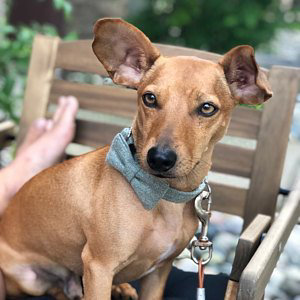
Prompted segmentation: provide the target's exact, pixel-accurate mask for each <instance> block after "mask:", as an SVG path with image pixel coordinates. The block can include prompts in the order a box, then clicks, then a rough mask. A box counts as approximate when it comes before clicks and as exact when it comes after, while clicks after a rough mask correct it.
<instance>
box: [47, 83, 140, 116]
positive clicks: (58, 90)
mask: <svg viewBox="0 0 300 300" xmlns="http://www.w3.org/2000/svg"><path fill="white" fill-rule="evenodd" d="M62 94H63V95H66V94H68V95H73V96H75V97H76V98H77V99H78V101H79V106H80V108H82V109H88V110H92V111H96V112H101V113H107V114H112V115H117V116H122V117H128V118H133V116H134V114H135V112H136V91H134V90H130V89H126V88H119V87H114V86H103V85H101V86H98V85H92V84H85V83H74V82H68V81H65V80H54V82H53V84H52V88H51V94H50V102H51V103H56V102H57V99H58V97H59V96H60V95H62Z"/></svg>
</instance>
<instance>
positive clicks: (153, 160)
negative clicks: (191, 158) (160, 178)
mask: <svg viewBox="0 0 300 300" xmlns="http://www.w3.org/2000/svg"><path fill="white" fill-rule="evenodd" d="M176 160H177V155H176V153H175V152H174V151H173V150H171V149H170V148H159V147H152V148H151V149H150V150H149V151H148V154H147V162H148V165H149V167H150V168H151V169H152V170H154V171H158V172H166V171H168V170H170V169H171V168H172V167H173V166H174V165H175V163H176Z"/></svg>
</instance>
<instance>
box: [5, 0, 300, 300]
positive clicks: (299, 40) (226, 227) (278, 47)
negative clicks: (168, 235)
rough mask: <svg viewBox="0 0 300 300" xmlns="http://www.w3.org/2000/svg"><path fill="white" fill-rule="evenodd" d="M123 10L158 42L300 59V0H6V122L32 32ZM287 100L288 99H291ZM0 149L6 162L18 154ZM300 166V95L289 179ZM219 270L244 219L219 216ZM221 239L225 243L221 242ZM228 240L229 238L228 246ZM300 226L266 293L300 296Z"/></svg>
mask: <svg viewBox="0 0 300 300" xmlns="http://www.w3.org/2000/svg"><path fill="white" fill-rule="evenodd" d="M108 16H109V17H122V18H123V19H125V20H127V21H129V22H131V23H133V24H134V25H136V26H137V27H139V28H140V29H141V30H142V31H143V32H144V33H145V34H146V35H147V36H148V37H149V38H150V39H151V41H153V42H158V43H168V44H175V45H182V46H187V47H192V48H197V49H203V50H208V51H213V52H218V53H221V54H222V53H224V52H226V51H228V50H230V49H231V48H232V47H234V46H236V45H240V44H249V45H252V46H253V47H254V48H255V50H256V57H257V60H258V63H259V64H260V65H261V66H264V67H268V66H270V65H274V64H280V65H288V66H297V67H300V0H228V1H219V0H7V1H4V0H0V124H1V122H3V121H5V120H12V121H13V122H15V123H18V121H19V118H20V112H21V109H22V99H23V94H24V88H25V84H26V73H27V68H28V63H29V58H30V53H31V44H32V39H33V37H34V35H35V34H36V33H42V34H47V35H59V36H60V37H61V38H63V39H67V40H68V39H69V40H71V39H78V38H80V39H86V38H88V39H90V38H92V28H93V24H94V23H95V21H96V20H97V19H98V18H102V17H108ZM283 105H284V103H283ZM6 156H7V151H1V149H0V164H1V163H2V164H3V165H5V164H6V163H8V162H9V160H10V159H11V157H12V156H13V155H8V156H9V158H8V159H7V158H6ZM299 167H300V97H298V102H297V104H296V106H295V111H294V120H293V125H292V129H291V133H290V142H289V147H288V152H287V159H286V162H285V168H284V174H283V178H282V187H283V188H290V186H291V184H292V182H293V179H294V176H295V173H296V170H297V169H298V170H299ZM213 226H214V228H213V231H214V235H215V245H216V247H215V248H216V249H219V250H216V251H215V254H214V257H215V259H214V261H213V262H212V267H211V271H212V272H219V271H222V272H227V273H228V272H230V263H231V261H232V258H233V257H232V256H233V254H232V253H233V249H234V247H235V245H236V242H237V236H238V234H239V230H240V229H239V228H240V226H241V224H240V221H239V220H237V219H235V218H228V217H226V216H219V215H217V216H216V217H215V225H213ZM218 243H219V247H218ZM224 245H227V246H226V247H224ZM299 246H300V230H299V226H296V227H295V229H294V231H293V234H292V236H291V238H290V240H289V242H288V244H287V246H286V250H285V252H284V254H283V255H282V257H283V258H282V259H281V262H280V263H279V264H278V268H277V269H276V271H275V272H274V274H273V277H272V280H271V282H270V284H269V286H268V289H267V291H266V298H265V299H281V300H284V299H296V300H299V299H300V252H299Z"/></svg>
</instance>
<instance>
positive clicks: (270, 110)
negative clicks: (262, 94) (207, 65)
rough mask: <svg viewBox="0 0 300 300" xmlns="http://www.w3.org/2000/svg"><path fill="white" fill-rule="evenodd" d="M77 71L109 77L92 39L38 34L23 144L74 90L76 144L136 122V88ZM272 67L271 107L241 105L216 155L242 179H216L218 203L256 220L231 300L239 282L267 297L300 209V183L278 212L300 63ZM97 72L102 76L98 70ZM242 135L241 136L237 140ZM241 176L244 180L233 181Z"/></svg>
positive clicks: (177, 51)
mask: <svg viewBox="0 0 300 300" xmlns="http://www.w3.org/2000/svg"><path fill="white" fill-rule="evenodd" d="M157 47H158V48H159V49H160V51H161V53H162V54H164V55H168V56H173V55H194V56H198V57H200V58H204V59H208V60H212V61H217V60H218V59H219V58H220V55H217V54H214V53H209V52H204V51H200V50H194V49H188V48H182V47H175V46H167V45H157ZM73 72H81V73H83V74H85V75H83V77H84V76H85V77H87V76H88V75H86V74H98V75H100V76H102V77H104V78H105V77H107V74H106V71H105V70H104V68H103V67H102V66H101V64H100V63H99V62H98V60H97V59H96V57H95V56H94V54H93V53H92V48H91V40H79V41H71V42H64V41H61V40H60V39H59V38H53V37H45V36H41V35H38V36H36V38H35V40H34V44H33V49H32V56H31V61H30V67H29V72H28V81H27V88H26V93H25V99H24V108H23V113H22V118H21V123H20V133H19V136H18V144H20V143H21V141H22V140H23V138H24V135H25V133H26V131H27V129H28V126H29V125H30V124H31V122H32V121H33V120H35V119H36V118H39V117H42V116H45V115H47V114H48V113H49V107H50V108H51V106H53V105H54V104H55V103H56V101H57V98H58V96H60V95H74V96H76V97H77V98H78V100H79V103H80V109H81V111H80V112H79V114H78V120H77V131H76V136H75V138H74V143H76V144H81V145H85V146H89V147H100V146H102V145H104V144H108V143H110V142H111V140H112V137H113V136H114V135H115V134H116V133H117V132H119V131H120V129H121V128H123V127H124V126H129V125H130V122H131V120H132V118H133V116H134V114H135V111H136V93H135V91H132V90H129V89H126V88H122V87H118V86H114V85H112V84H108V85H105V84H101V85H95V84H90V83H84V82H81V83H78V82H72V81H68V80H64V79H63V78H66V74H67V75H70V74H71V75H72V74H73V75H74V73H73ZM266 72H267V73H268V77H269V81H270V83H271V86H272V89H273V92H274V96H273V98H272V99H271V100H270V101H269V102H268V103H267V104H265V105H264V108H263V110H256V109H251V108H248V107H242V106H239V107H237V108H236V109H235V111H234V113H233V117H232V120H231V123H230V126H229V129H228V132H227V136H228V137H229V138H227V140H225V141H224V142H223V143H219V144H218V145H217V146H216V148H215V151H214V156H213V167H212V171H213V172H214V173H215V174H218V173H222V174H225V175H226V176H228V175H229V176H234V177H230V178H233V179H234V180H231V179H229V180H226V182H212V181H211V186H212V190H213V209H214V210H217V211H221V212H225V213H229V214H233V215H238V216H240V217H241V218H243V220H244V228H246V227H247V226H248V225H249V224H250V227H248V228H247V230H246V231H244V232H243V234H242V235H241V238H240V241H239V244H238V247H237V253H236V258H235V261H234V264H233V270H232V273H231V276H230V278H231V280H232V281H231V285H229V289H228V294H227V297H229V298H227V299H232V298H230V297H232V296H228V295H230V291H232V290H234V289H238V295H239V296H238V299H261V298H262V297H263V294H264V289H265V286H266V284H267V282H268V280H269V278H270V276H271V273H272V270H273V269H274V267H275V265H276V261H277V259H278V257H279V255H280V253H281V251H282V249H283V247H284V244H285V242H286V240H287V238H288V236H289V234H290V232H291V230H292V228H293V226H294V224H295V223H296V221H297V217H298V216H299V211H300V206H299V199H300V197H299V188H300V187H299V186H298V191H296V192H293V193H292V195H291V196H290V197H289V199H288V200H287V203H288V205H287V206H285V207H284V208H283V210H282V212H281V213H280V214H279V216H278V217H277V218H276V219H274V214H275V209H276V202H277V196H278V191H279V186H280V179H281V174H282V169H283V163H284V158H285V153H286V148H287V143H288V136H289V130H290V124H291V119H292V112H293V109H294V104H295V99H296V95H297V92H298V86H299V73H300V72H299V69H296V68H286V67H279V66H274V67H272V68H271V69H270V70H266ZM73 75H72V76H73ZM72 76H67V77H68V78H70V77H72ZM91 78H92V79H93V78H94V76H93V75H91ZM105 81H108V82H109V80H107V79H105V80H104V82H105ZM236 139H238V143H235V141H236ZM236 144H237V145H236ZM247 145H249V146H247ZM67 154H68V155H74V153H70V152H69V153H67ZM215 177H216V176H215ZM221 177H222V176H221ZM212 178H214V177H212ZM236 179H238V180H236ZM234 181H237V182H238V183H239V182H242V183H243V184H242V185H239V186H237V184H234V185H233V184H232V182H234ZM253 220H254V221H253ZM271 221H272V222H273V221H274V222H273V224H272V225H271V228H270V229H269V231H268V233H267V235H266V237H265V238H264V240H263V242H262V243H261V245H260V246H259V247H258V249H257V250H256V248H257V246H258V244H259V241H260V238H261V235H262V233H263V232H265V231H266V230H267V229H268V228H269V227H270V224H271ZM251 222H252V223H251ZM255 250H256V252H255ZM254 252H255V253H254ZM251 257H252V259H251V261H250V262H249V260H250V258H251ZM248 262H249V263H248ZM239 281H240V284H238V282H239Z"/></svg>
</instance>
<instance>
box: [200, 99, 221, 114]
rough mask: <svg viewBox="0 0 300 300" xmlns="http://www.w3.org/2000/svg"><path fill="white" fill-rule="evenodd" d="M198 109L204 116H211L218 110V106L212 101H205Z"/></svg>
mask: <svg viewBox="0 0 300 300" xmlns="http://www.w3.org/2000/svg"><path fill="white" fill-rule="evenodd" d="M197 111H198V113H199V114H200V115H201V116H203V117H211V116H213V115H214V114H215V113H216V112H217V111H218V108H217V107H216V106H215V105H214V104H212V103H210V102H204V103H202V104H201V105H200V107H199V108H198V110H197Z"/></svg>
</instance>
